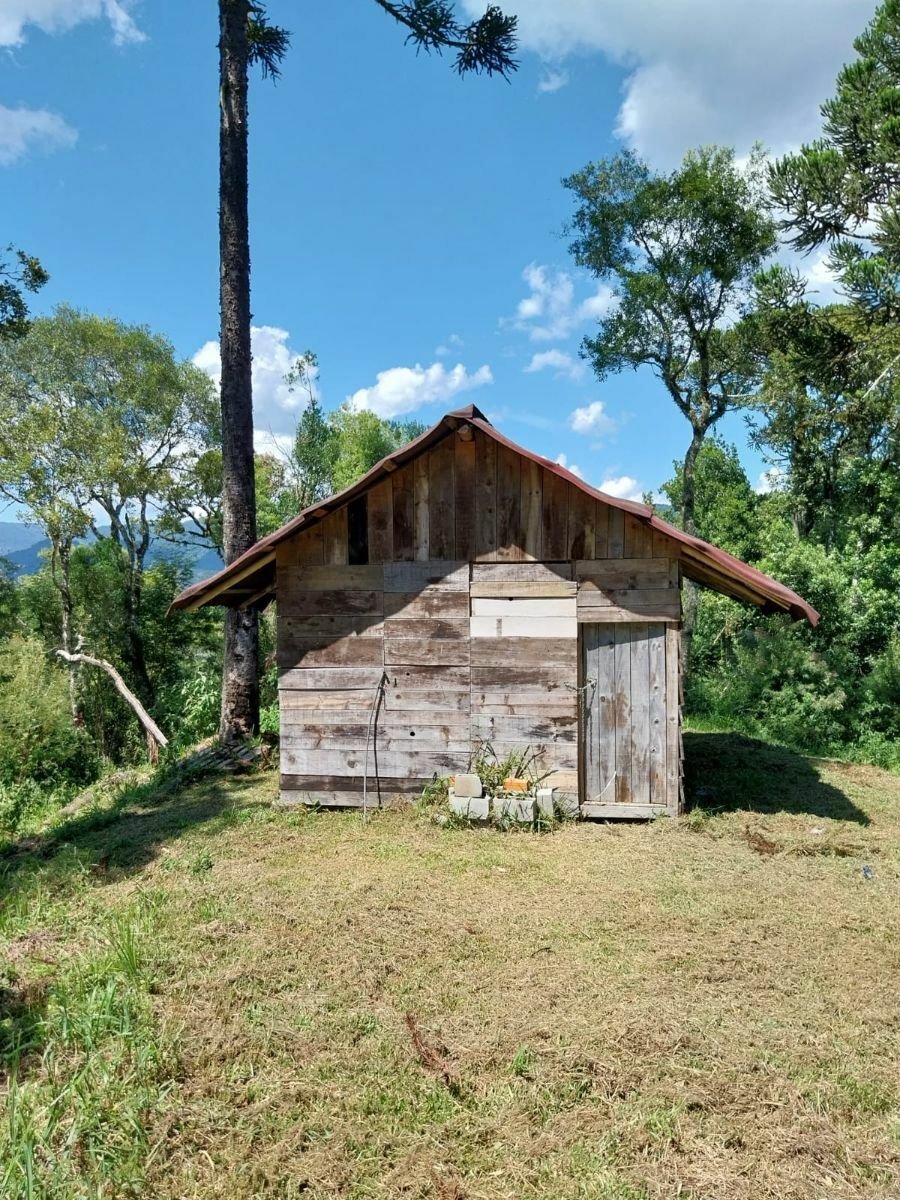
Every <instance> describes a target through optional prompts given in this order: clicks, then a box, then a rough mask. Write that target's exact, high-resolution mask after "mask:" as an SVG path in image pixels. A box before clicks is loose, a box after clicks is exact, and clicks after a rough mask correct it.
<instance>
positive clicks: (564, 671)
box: [472, 641, 575, 695]
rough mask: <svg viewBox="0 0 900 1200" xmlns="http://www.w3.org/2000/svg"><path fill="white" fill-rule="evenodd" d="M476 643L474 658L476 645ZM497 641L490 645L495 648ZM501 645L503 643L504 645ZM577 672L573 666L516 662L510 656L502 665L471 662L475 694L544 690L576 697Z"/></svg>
mask: <svg viewBox="0 0 900 1200" xmlns="http://www.w3.org/2000/svg"><path fill="white" fill-rule="evenodd" d="M476 644H477V645H481V644H482V643H481V642H480V641H478V642H473V643H472V647H473V659H474V654H475V650H474V647H475V645H476ZM497 644H498V643H497V642H491V645H494V646H496V645H497ZM501 644H502V643H501ZM574 677H575V669H574V666H572V665H571V664H570V663H556V662H552V663H548V662H538V663H535V662H528V663H516V661H515V659H514V658H511V657H510V656H509V655H507V660H506V661H504V662H502V663H499V664H498V663H497V662H493V663H488V664H483V663H477V664H476V663H475V662H474V661H473V663H472V692H473V695H474V693H475V692H484V691H492V690H494V689H496V690H497V691H508V690H510V689H512V688H518V687H521V688H529V689H533V688H542V689H543V690H545V691H546V692H547V693H560V694H562V695H574V694H575V692H574V687H575V684H574Z"/></svg>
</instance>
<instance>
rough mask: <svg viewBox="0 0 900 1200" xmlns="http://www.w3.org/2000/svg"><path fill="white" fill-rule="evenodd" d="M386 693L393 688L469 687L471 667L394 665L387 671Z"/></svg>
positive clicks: (422, 689) (427, 690) (420, 689)
mask: <svg viewBox="0 0 900 1200" xmlns="http://www.w3.org/2000/svg"><path fill="white" fill-rule="evenodd" d="M387 677H388V682H387V687H386V689H385V695H386V696H388V695H390V689H391V688H403V689H405V690H406V691H412V690H416V691H426V692H430V691H440V690H443V689H456V688H466V689H467V688H468V686H469V668H468V667H466V666H455V667H454V666H443V667H439V666H424V667H420V666H415V665H413V664H409V665H405V666H392V667H390V668H389V669H388V671H387Z"/></svg>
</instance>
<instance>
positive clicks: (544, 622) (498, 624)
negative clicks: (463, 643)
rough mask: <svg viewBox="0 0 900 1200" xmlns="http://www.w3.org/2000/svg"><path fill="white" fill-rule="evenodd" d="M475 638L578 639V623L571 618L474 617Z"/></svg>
mask: <svg viewBox="0 0 900 1200" xmlns="http://www.w3.org/2000/svg"><path fill="white" fill-rule="evenodd" d="M470 630H471V635H472V637H473V638H541V639H543V638H573V639H574V638H577V637H578V621H577V620H576V617H575V612H574V610H573V612H572V616H571V617H536V616H527V615H526V616H521V617H519V616H506V617H499V616H498V617H472V620H471V624H470Z"/></svg>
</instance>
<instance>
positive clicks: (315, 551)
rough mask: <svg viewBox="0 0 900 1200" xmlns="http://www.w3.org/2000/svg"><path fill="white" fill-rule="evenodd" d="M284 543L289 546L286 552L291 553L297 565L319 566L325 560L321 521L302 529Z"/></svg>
mask: <svg viewBox="0 0 900 1200" xmlns="http://www.w3.org/2000/svg"><path fill="white" fill-rule="evenodd" d="M283 544H285V543H283ZM286 545H287V546H288V547H289V551H288V552H289V553H290V554H292V555H293V560H294V562H295V563H296V564H297V565H298V566H303V565H304V564H306V563H312V564H313V565H316V566H320V565H321V564H322V563H323V562H324V561H325V550H324V539H323V537H322V525H321V523H319V524H316V525H311V526H310V528H309V529H304V530H302V531H301V532H300V533H298V534H296V535H295V536H294V537H292V538H290V539H289V540H288V542H287V543H286Z"/></svg>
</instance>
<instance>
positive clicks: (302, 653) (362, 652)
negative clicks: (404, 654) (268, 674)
mask: <svg viewBox="0 0 900 1200" xmlns="http://www.w3.org/2000/svg"><path fill="white" fill-rule="evenodd" d="M382 645H383V643H382V640H381V638H361V637H343V638H299V637H298V638H292V639H291V641H290V643H289V644H287V645H284V646H279V647H278V670H279V672H282V671H288V670H291V669H293V668H294V667H345V666H360V667H374V666H378V665H380V664H381V663H382V662H383V655H384V651H383V649H382Z"/></svg>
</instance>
